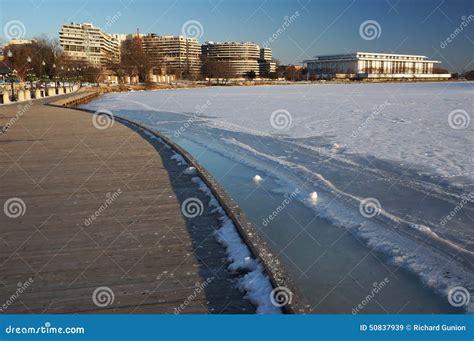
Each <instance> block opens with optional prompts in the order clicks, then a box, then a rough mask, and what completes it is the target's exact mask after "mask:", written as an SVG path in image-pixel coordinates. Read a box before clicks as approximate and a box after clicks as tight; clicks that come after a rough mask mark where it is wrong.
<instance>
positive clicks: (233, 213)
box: [47, 90, 311, 314]
mask: <svg viewBox="0 0 474 341" xmlns="http://www.w3.org/2000/svg"><path fill="white" fill-rule="evenodd" d="M101 94H102V93H101V91H97V90H91V91H87V90H86V91H83V92H81V93H79V94H77V95H75V96H70V97H67V98H63V99H58V100H56V101H52V102H50V103H47V105H51V106H57V107H67V108H69V109H74V110H79V111H82V112H86V113H89V114H94V113H95V111H94V110H89V109H84V108H78V107H77V106H78V105H82V104H86V103H88V102H90V101H92V100H94V99H96V98H98V97H99V96H100V95H101ZM102 114H103V113H102ZM113 119H114V120H115V121H118V122H119V123H121V124H123V125H124V126H126V127H127V126H130V125H131V126H134V127H136V128H138V129H141V130H143V131H146V132H148V133H150V134H152V135H153V136H155V137H157V138H160V139H162V140H163V141H164V142H165V143H166V144H168V145H169V146H170V147H171V148H172V149H173V150H174V151H175V152H177V153H178V154H180V155H182V156H183V158H184V159H185V160H186V161H187V162H188V163H189V164H190V165H191V166H193V167H195V169H196V172H197V174H198V176H199V177H200V178H201V179H202V181H204V183H205V184H206V185H207V186H208V187H209V189H210V190H211V192H212V194H213V195H214V196H215V197H216V199H217V200H218V201H219V204H220V205H221V207H222V208H223V209H224V211H225V213H226V214H227V216H228V217H229V218H230V219H231V220H232V222H233V223H234V225H235V226H236V228H237V232H238V233H239V235H240V237H241V238H242V240H243V242H244V243H245V244H246V245H247V247H248V248H249V249H250V252H251V253H252V255H253V256H254V257H255V258H256V259H258V260H260V263H261V264H262V266H263V268H264V269H265V273H266V275H267V276H268V277H269V279H270V281H271V283H272V286H273V287H274V288H275V289H277V288H286V289H288V290H289V291H290V292H291V293H292V297H291V301H290V303H289V304H287V305H285V306H282V307H281V309H282V311H283V312H284V313H287V314H309V313H310V312H311V311H310V307H309V306H308V305H305V304H304V303H303V301H302V299H301V294H300V292H299V290H298V289H297V288H296V285H295V284H294V281H293V280H292V279H291V277H290V276H289V274H288V273H287V271H286V270H285V269H284V268H283V266H282V265H281V263H280V261H279V260H278V259H277V257H276V256H275V255H274V254H273V253H272V252H271V250H270V248H269V247H268V244H267V243H266V241H265V240H263V238H262V237H260V234H259V232H258V230H257V228H256V227H255V226H254V225H253V224H252V223H251V222H250V221H249V220H248V219H247V217H246V216H245V214H244V213H243V211H242V210H241V209H240V207H239V206H238V205H237V203H236V202H235V201H234V200H233V199H232V198H231V197H230V196H229V195H228V194H227V193H226V192H225V191H224V189H223V188H222V186H221V185H220V184H219V183H218V182H217V181H216V180H215V179H214V178H213V176H212V175H211V174H210V173H209V172H208V171H207V170H206V169H205V168H204V167H202V166H201V165H200V163H199V162H198V161H197V160H196V159H195V158H194V157H193V156H192V155H191V154H189V153H188V152H187V151H186V150H184V149H183V148H182V147H181V146H179V145H178V144H176V143H175V142H174V141H172V140H171V139H170V138H168V137H167V136H164V135H163V134H161V133H160V132H157V131H154V130H152V129H149V128H147V127H145V126H143V125H141V124H139V123H136V122H134V121H130V120H128V119H125V118H122V117H118V116H114V117H113ZM276 294H277V295H278V291H277V292H276Z"/></svg>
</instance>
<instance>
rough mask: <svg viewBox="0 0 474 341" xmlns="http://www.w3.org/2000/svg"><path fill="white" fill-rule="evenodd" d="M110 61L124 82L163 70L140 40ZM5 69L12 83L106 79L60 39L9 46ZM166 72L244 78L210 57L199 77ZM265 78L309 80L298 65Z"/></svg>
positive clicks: (251, 76)
mask: <svg viewBox="0 0 474 341" xmlns="http://www.w3.org/2000/svg"><path fill="white" fill-rule="evenodd" d="M109 60H110V61H109V62H108V63H107V65H106V66H105V69H106V70H107V72H108V73H112V74H114V75H116V76H117V77H118V79H119V80H123V79H124V77H125V76H126V75H134V76H138V77H139V80H140V81H141V82H145V81H147V80H148V75H149V74H150V73H151V72H152V71H153V69H156V68H158V69H160V65H153V63H152V62H151V59H150V56H148V55H147V54H146V53H145V52H144V50H143V44H142V41H141V38H139V37H135V38H133V39H130V40H126V41H125V42H124V43H123V45H122V48H121V58H120V61H114V60H113V58H110V59H109ZM277 63H278V61H277ZM2 64H3V65H2ZM2 66H3V69H7V70H10V72H9V74H8V75H7V78H9V79H10V80H11V79H12V78H15V80H20V81H27V82H50V81H56V82H58V81H65V80H69V81H71V80H73V81H82V82H99V81H100V80H101V77H102V76H103V72H102V71H103V70H101V69H99V68H96V67H93V66H91V65H90V64H88V63H87V62H86V61H78V60H73V59H71V58H70V57H69V56H68V55H66V54H65V53H64V51H63V50H62V48H61V46H60V44H59V41H58V40H57V39H48V38H46V37H39V38H36V39H34V40H33V41H32V43H31V44H19V45H8V46H6V47H5V48H4V60H3V62H0V68H1V67H2ZM166 72H167V73H170V74H175V75H176V76H177V77H179V78H185V79H199V78H217V79H219V78H220V79H230V78H235V77H239V76H241V75H237V74H235V73H234V72H233V68H232V67H231V66H230V65H229V62H227V61H221V60H216V59H213V58H207V57H203V58H202V59H201V72H200V74H192V73H191V72H189V67H186V66H184V67H183V68H177V69H173V70H170V69H169V68H168V69H167V70H166ZM245 76H246V77H247V78H248V79H251V80H252V79H254V78H256V76H257V74H256V73H255V72H254V71H250V72H248V73H247V74H246V75H245ZM263 76H264V77H267V78H271V79H277V78H285V79H288V80H292V81H298V80H304V79H306V69H301V68H298V67H296V66H279V67H278V68H277V71H276V72H273V73H268V74H266V75H263Z"/></svg>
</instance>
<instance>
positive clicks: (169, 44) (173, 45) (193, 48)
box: [142, 33, 201, 77]
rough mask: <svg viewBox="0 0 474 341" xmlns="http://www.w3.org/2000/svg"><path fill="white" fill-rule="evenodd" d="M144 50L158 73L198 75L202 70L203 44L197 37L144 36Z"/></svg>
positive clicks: (179, 75)
mask: <svg viewBox="0 0 474 341" xmlns="http://www.w3.org/2000/svg"><path fill="white" fill-rule="evenodd" d="M142 44H143V52H144V53H145V54H146V55H147V57H148V58H149V60H150V64H151V65H152V67H153V69H154V73H155V74H156V75H168V74H173V75H176V76H178V77H181V76H183V75H191V76H192V75H198V74H199V73H200V72H201V46H200V45H199V42H198V40H197V39H194V38H187V37H184V36H159V35H157V34H153V33H152V34H148V35H145V36H143V37H142Z"/></svg>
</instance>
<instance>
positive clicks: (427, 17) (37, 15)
mask: <svg viewBox="0 0 474 341" xmlns="http://www.w3.org/2000/svg"><path fill="white" fill-rule="evenodd" d="M296 12H297V13H298V14H299V15H297V16H296V19H295V20H294V21H293V22H292V23H291V24H290V25H289V26H288V27H287V28H286V29H285V31H284V32H282V33H281V34H278V37H277V38H276V39H274V41H273V42H271V43H270V44H269V47H271V48H272V49H273V54H274V56H275V57H276V58H278V59H279V60H280V61H281V62H283V63H301V62H302V61H303V60H304V59H308V58H311V57H312V56H314V55H316V54H331V53H340V52H350V51H369V52H393V53H413V54H422V55H426V56H428V57H430V58H433V59H436V60H440V61H442V62H443V66H444V67H446V68H448V69H450V70H452V71H462V70H470V69H474V61H473V59H474V17H471V20H469V15H474V1H473V0H449V1H448V0H444V1H443V0H386V1H385V0H332V1H331V0H266V1H265V0H160V1H157V0H155V1H151V0H116V1H112V0H102V1H101V0H95V1H94V0H63V1H59V0H22V1H18V0H0V20H1V28H2V31H1V37H2V38H3V40H5V26H6V25H7V24H8V23H9V22H11V21H12V20H19V21H20V22H21V23H22V24H23V25H24V27H25V30H24V33H25V37H26V38H31V37H34V36H38V35H41V34H46V35H48V36H50V37H57V35H58V34H57V32H58V29H59V27H60V26H61V24H62V23H63V22H70V21H75V22H84V21H87V22H92V23H93V24H94V25H95V26H99V27H102V28H104V29H106V31H108V32H109V33H132V32H136V30H137V28H139V29H140V32H142V33H148V32H154V33H158V34H164V35H167V34H169V35H178V34H181V32H182V27H183V24H185V23H186V22H188V21H190V20H196V21H198V22H199V23H200V25H201V26H202V32H201V33H202V36H201V37H200V38H199V40H200V41H201V42H204V41H208V40H213V41H227V40H231V41H232V40H233V41H254V42H256V43H258V44H260V45H262V44H263V43H264V42H266V41H268V39H269V38H270V37H271V36H272V35H273V34H274V33H275V32H277V30H278V28H280V27H281V26H282V25H283V23H284V21H285V17H290V16H291V15H295V13H296ZM114 17H115V18H116V20H114V19H113V18H114ZM367 20H373V21H375V22H376V23H377V24H378V27H380V29H378V28H377V27H376V30H377V34H376V37H375V38H374V39H371V40H365V39H363V37H362V36H361V34H360V32H359V31H360V27H361V24H362V23H364V22H366V21H367ZM463 21H464V22H465V24H466V25H465V26H464V27H463V30H462V32H460V33H457V34H455V37H454V38H453V39H452V41H451V42H449V43H447V44H445V45H446V46H444V47H442V46H441V45H442V44H441V43H442V42H443V41H445V40H446V39H447V38H448V37H449V36H450V35H452V34H454V32H455V30H456V28H459V27H460V26H461V25H462V23H463ZM466 22H467V23H466Z"/></svg>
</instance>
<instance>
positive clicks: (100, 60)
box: [59, 23, 120, 67]
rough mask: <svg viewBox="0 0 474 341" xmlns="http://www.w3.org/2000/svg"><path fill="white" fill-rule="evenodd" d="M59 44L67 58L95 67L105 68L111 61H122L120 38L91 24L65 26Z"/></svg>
mask: <svg viewBox="0 0 474 341" xmlns="http://www.w3.org/2000/svg"><path fill="white" fill-rule="evenodd" d="M59 42H60V44H61V46H62V48H63V49H64V53H65V54H66V55H67V56H69V57H71V58H72V59H74V60H78V61H82V62H87V63H89V64H90V65H92V66H94V67H105V66H106V65H107V63H108V62H110V61H113V62H119V61H120V40H119V37H118V36H117V35H115V36H114V35H111V34H108V33H105V32H104V31H102V30H101V29H100V28H98V27H94V26H93V25H92V24H91V23H80V24H78V23H70V24H63V25H62V26H61V29H60V31H59Z"/></svg>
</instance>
